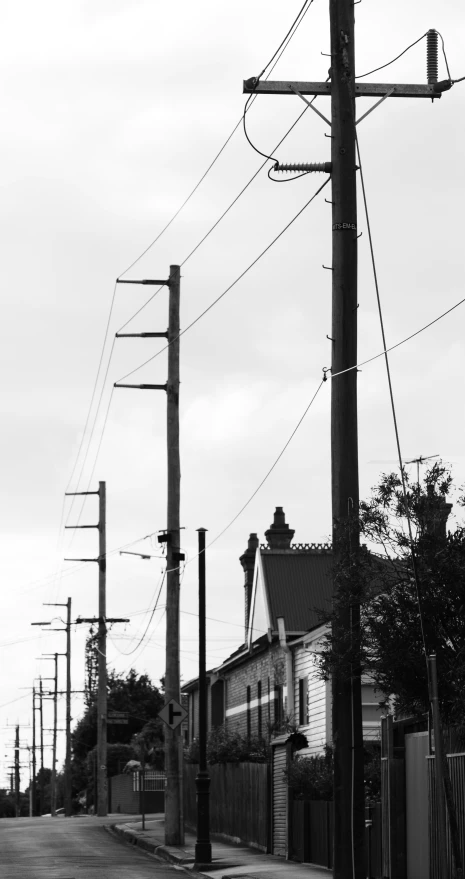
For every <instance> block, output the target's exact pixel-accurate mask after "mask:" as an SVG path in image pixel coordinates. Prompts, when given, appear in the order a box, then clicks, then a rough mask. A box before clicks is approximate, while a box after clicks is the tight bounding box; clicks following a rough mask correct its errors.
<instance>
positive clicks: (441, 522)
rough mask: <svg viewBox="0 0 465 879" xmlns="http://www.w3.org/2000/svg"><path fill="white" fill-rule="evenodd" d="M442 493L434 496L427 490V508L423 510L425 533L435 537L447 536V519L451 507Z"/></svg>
mask: <svg viewBox="0 0 465 879" xmlns="http://www.w3.org/2000/svg"><path fill="white" fill-rule="evenodd" d="M452 506H453V505H452V504H449V503H448V502H447V500H446V498H445V497H444V496H443V495H439V497H435V496H434V493H433V492H432V491H429V492H428V501H427V510H426V512H425V516H424V519H425V523H424V528H425V533H426V534H429V535H432V536H435V537H446V536H447V520H448V518H449V513H450V511H451V509H452Z"/></svg>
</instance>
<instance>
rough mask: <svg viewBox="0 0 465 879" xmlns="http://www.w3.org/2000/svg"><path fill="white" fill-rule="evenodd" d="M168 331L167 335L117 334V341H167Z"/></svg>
mask: <svg viewBox="0 0 465 879" xmlns="http://www.w3.org/2000/svg"><path fill="white" fill-rule="evenodd" d="M167 338H168V331H166V332H165V333H115V339H167Z"/></svg>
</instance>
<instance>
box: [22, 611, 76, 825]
mask: <svg viewBox="0 0 465 879" xmlns="http://www.w3.org/2000/svg"><path fill="white" fill-rule="evenodd" d="M44 605H45V606H46V607H66V624H65V628H64V629H61V628H53V629H49V630H48V631H51V632H66V653H65V654H64V655H65V656H66V724H65V730H66V753H65V797H64V801H65V817H66V818H70V817H71V811H72V810H71V796H72V795H71V598H68V600H67V602H66V604H63V602H57V601H51V602H50V601H45V602H44ZM31 625H32V626H48V625H50V623H49V622H45V623H44V622H39V623H31ZM62 655H63V654H60V656H62Z"/></svg>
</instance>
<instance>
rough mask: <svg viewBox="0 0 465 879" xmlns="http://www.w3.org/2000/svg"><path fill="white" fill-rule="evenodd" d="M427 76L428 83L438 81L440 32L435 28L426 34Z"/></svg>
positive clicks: (431, 83)
mask: <svg viewBox="0 0 465 879" xmlns="http://www.w3.org/2000/svg"><path fill="white" fill-rule="evenodd" d="M426 78H427V82H428V85H433V83H435V82H437V81H438V32H437V31H435V30H434V28H431V30H429V31H428V33H427V34H426Z"/></svg>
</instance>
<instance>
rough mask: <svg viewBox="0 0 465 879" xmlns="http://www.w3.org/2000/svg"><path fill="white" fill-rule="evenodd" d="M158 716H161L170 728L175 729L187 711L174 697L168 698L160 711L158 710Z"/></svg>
mask: <svg viewBox="0 0 465 879" xmlns="http://www.w3.org/2000/svg"><path fill="white" fill-rule="evenodd" d="M158 716H159V717H161V719H162V720H163V721H164V722H165V723H166V725H167V726H169V727H170V729H176V727H177V726H179V724H180V723H182V722H183V720H184V718H185V717H187V711H186V709H185V708H183V707H182V705H180V704H179V702H176V699H170V701H169V702H167V703H166V705H164V706H163V708H162V709H161V711H159V712H158Z"/></svg>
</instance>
